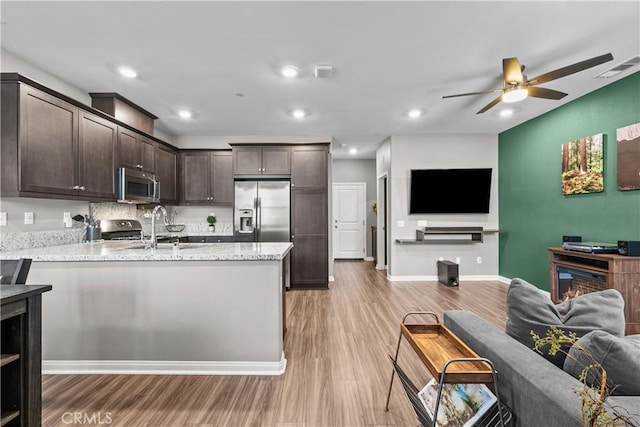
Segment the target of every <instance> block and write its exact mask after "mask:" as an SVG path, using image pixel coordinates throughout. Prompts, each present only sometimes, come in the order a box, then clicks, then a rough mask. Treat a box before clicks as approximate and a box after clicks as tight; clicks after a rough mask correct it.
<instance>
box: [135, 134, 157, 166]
mask: <svg viewBox="0 0 640 427" xmlns="http://www.w3.org/2000/svg"><path fill="white" fill-rule="evenodd" d="M138 141H139V142H138V149H139V153H138V156H139V157H138V159H139V162H138V163H139V164H140V169H141V170H143V171H147V172H151V173H155V171H156V167H155V166H156V165H155V154H156V143H155V142H153V141H151V140H150V139H148V138H146V137H145V136H142V135H140V137H139V140H138Z"/></svg>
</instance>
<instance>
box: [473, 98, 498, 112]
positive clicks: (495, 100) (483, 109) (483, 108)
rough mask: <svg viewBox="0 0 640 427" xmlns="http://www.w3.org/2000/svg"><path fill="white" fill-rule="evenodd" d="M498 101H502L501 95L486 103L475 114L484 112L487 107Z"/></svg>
mask: <svg viewBox="0 0 640 427" xmlns="http://www.w3.org/2000/svg"><path fill="white" fill-rule="evenodd" d="M500 101H502V95H500V96H499V97H497V98H496V99H494V100H493V101H491V102H490V103H488V104H487V105H485V106H484V107H482V110H480V111H478V112H477V113H476V114H482V113H484V112H485V111H487V110H488V109H489V108H492V107H494V106H496V105H497V104H498V103H500Z"/></svg>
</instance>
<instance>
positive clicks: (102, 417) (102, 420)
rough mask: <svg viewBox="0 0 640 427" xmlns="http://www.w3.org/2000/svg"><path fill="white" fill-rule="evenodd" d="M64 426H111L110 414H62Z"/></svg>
mask: <svg viewBox="0 0 640 427" xmlns="http://www.w3.org/2000/svg"><path fill="white" fill-rule="evenodd" d="M60 418H61V419H62V422H63V423H65V424H81V425H82V424H93V425H95V424H111V422H112V419H111V412H92V413H87V412H65V413H64V414H62V417H60Z"/></svg>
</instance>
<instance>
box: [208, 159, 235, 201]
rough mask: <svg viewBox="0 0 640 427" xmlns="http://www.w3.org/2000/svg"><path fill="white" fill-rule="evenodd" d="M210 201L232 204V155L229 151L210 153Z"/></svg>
mask: <svg viewBox="0 0 640 427" xmlns="http://www.w3.org/2000/svg"><path fill="white" fill-rule="evenodd" d="M211 201H212V203H213V204H216V205H232V204H233V156H232V155H231V152H230V151H214V152H212V153H211Z"/></svg>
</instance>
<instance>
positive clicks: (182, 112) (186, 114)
mask: <svg viewBox="0 0 640 427" xmlns="http://www.w3.org/2000/svg"><path fill="white" fill-rule="evenodd" d="M178 115H179V116H180V117H182V118H183V119H190V118H191V117H193V113H192V112H191V111H187V110H180V111H178Z"/></svg>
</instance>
